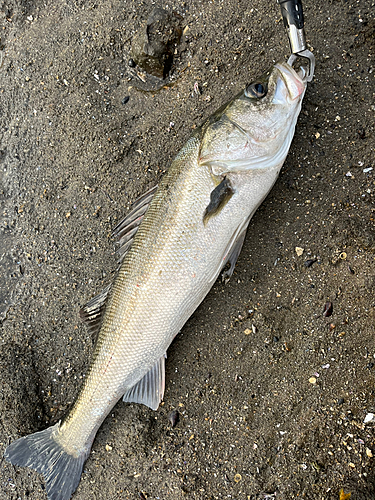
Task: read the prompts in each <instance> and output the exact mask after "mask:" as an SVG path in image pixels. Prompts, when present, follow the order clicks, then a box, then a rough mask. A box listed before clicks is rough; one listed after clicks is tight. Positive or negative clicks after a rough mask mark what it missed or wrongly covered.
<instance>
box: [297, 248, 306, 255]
mask: <svg viewBox="0 0 375 500" xmlns="http://www.w3.org/2000/svg"><path fill="white" fill-rule="evenodd" d="M295 250H296V254H297V255H298V257H301V255H302V254H303V252H304V251H305V249H304V248H301V247H296V248H295Z"/></svg>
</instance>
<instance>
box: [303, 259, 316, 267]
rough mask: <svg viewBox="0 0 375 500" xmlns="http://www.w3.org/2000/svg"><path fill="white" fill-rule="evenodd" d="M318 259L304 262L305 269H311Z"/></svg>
mask: <svg viewBox="0 0 375 500" xmlns="http://www.w3.org/2000/svg"><path fill="white" fill-rule="evenodd" d="M316 261H317V259H309V260H306V261H305V262H304V265H305V267H311V266H312V265H313V264H314V262H316Z"/></svg>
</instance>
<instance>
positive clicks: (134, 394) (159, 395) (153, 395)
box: [123, 354, 167, 410]
mask: <svg viewBox="0 0 375 500" xmlns="http://www.w3.org/2000/svg"><path fill="white" fill-rule="evenodd" d="M166 357H167V354H163V356H162V357H161V358H160V359H158V361H157V362H156V363H155V364H154V366H153V367H152V368H151V370H149V371H148V372H147V373H146V375H145V376H144V377H143V378H142V379H141V380H140V381H139V382H138V383H136V384H135V385H133V387H131V388H130V389H129V390H128V391H126V392H125V394H124V397H123V401H125V403H142V404H144V405H146V406H148V407H149V408H151V410H157V409H158V406H159V403H160V401H161V400H162V399H163V396H164V387H165V358H166Z"/></svg>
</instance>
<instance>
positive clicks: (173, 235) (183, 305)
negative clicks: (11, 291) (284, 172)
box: [4, 62, 307, 500]
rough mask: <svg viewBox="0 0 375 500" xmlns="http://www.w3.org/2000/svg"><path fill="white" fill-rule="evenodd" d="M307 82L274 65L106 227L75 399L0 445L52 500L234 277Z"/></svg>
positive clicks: (159, 379) (150, 392)
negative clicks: (102, 281) (54, 416)
mask: <svg viewBox="0 0 375 500" xmlns="http://www.w3.org/2000/svg"><path fill="white" fill-rule="evenodd" d="M306 86H307V83H306V75H305V71H304V70H303V68H302V69H300V70H299V71H298V72H297V71H295V70H294V69H293V67H292V66H291V65H289V64H288V63H287V62H280V63H277V64H275V65H274V66H273V67H271V69H270V70H269V71H267V72H266V73H265V74H263V75H262V76H261V77H260V78H258V79H256V80H255V81H254V82H253V83H251V84H249V85H247V86H246V88H245V89H244V90H242V91H241V92H240V93H239V94H237V95H236V96H235V97H234V98H233V99H232V100H231V101H229V102H228V103H227V104H225V105H223V106H222V107H221V108H220V109H219V110H218V111H217V112H216V113H214V114H213V115H212V116H211V117H209V118H208V119H207V120H206V121H205V122H204V123H203V125H202V126H201V127H199V128H197V129H196V130H195V131H194V133H193V134H192V136H191V137H190V138H189V139H188V141H187V142H186V144H185V145H184V146H183V148H182V149H181V150H180V152H179V153H178V154H177V156H176V157H175V158H174V160H173V161H172V163H171V166H170V168H169V170H168V171H167V173H166V174H165V175H164V177H163V178H162V180H161V182H160V184H159V186H158V187H157V188H154V189H152V190H150V191H148V192H147V193H146V194H145V195H144V196H143V197H141V198H140V199H139V200H138V201H137V202H136V203H135V205H134V206H133V209H132V210H131V212H130V213H129V214H128V215H127V217H125V219H124V220H123V221H122V222H120V224H119V225H118V226H117V228H116V229H115V234H116V235H117V237H118V238H119V245H120V249H119V256H120V261H121V263H120V267H119V270H118V274H117V277H116V279H115V280H114V282H113V285H111V286H108V287H107V288H106V289H105V290H103V292H101V293H100V294H99V295H98V296H96V297H94V298H93V299H91V300H90V301H89V302H88V303H87V304H86V306H84V307H83V308H82V310H81V316H82V317H83V318H84V319H85V320H86V322H87V324H88V327H89V329H90V330H91V331H92V332H93V333H97V341H96V346H95V349H94V353H93V358H92V360H91V364H90V367H89V370H88V373H87V375H86V377H85V381H84V383H83V387H82V388H81V391H80V393H79V395H78V397H77V400H76V401H75V403H74V405H73V407H72V409H71V410H70V412H69V413H68V415H67V416H66V417H65V419H64V420H63V421H62V422H61V421H60V422H58V423H56V424H55V425H53V426H51V427H48V428H47V429H45V430H42V431H40V432H36V433H34V434H30V435H27V436H24V437H21V438H19V439H18V440H16V441H14V442H13V443H11V444H10V445H9V446H8V447H7V448H6V451H5V454H4V457H5V458H6V460H7V461H8V462H10V463H12V464H14V465H19V466H24V467H30V468H32V469H35V470H36V471H38V472H39V473H41V474H42V475H43V476H44V479H45V484H46V492H47V496H48V499H49V500H68V499H69V498H71V496H72V495H73V493H74V491H75V490H76V488H77V486H78V484H79V481H80V477H81V473H82V469H83V465H84V463H85V461H86V459H87V458H88V456H89V454H90V450H91V447H92V444H93V441H94V439H95V435H96V433H97V431H98V429H99V427H100V426H101V424H102V423H103V421H104V419H105V418H106V416H107V415H108V413H109V412H110V411H111V409H112V408H113V406H114V405H115V404H116V403H117V402H118V401H119V400H120V398H123V400H124V401H125V402H135V403H142V404H145V405H147V406H148V407H150V408H151V409H153V410H156V409H157V408H158V406H159V403H160V401H161V400H162V398H163V394H164V387H165V358H166V353H167V349H168V347H169V345H170V344H171V342H172V341H173V339H174V337H175V336H176V335H177V334H178V332H179V331H180V330H181V329H182V327H183V325H184V324H185V322H186V321H187V320H188V318H189V317H190V316H191V315H192V313H193V312H194V311H195V309H196V308H197V307H198V306H199V304H200V303H201V302H202V300H203V299H204V297H205V296H206V295H207V293H208V292H209V290H210V288H211V287H212V285H213V284H214V282H215V280H216V279H217V278H218V276H219V275H220V273H221V272H222V271H223V278H224V279H229V278H230V276H231V275H232V273H233V271H234V266H235V263H236V261H237V258H238V256H239V254H240V252H241V249H242V246H243V242H244V238H245V234H246V231H247V227H248V225H249V222H250V219H251V218H252V216H253V214H254V213H255V211H256V209H257V208H258V207H259V205H260V204H261V203H262V201H263V200H264V199H265V197H266V196H267V194H268V193H269V191H270V189H271V188H272V186H273V185H274V183H275V181H276V179H277V177H278V175H279V172H280V169H281V167H282V165H283V163H284V160H285V158H286V156H287V153H288V150H289V147H290V144H291V142H292V139H293V136H294V132H295V126H296V122H297V119H298V115H299V113H300V110H301V105H302V100H303V97H304V94H305V90H306Z"/></svg>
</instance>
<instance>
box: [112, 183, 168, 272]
mask: <svg viewBox="0 0 375 500" xmlns="http://www.w3.org/2000/svg"><path fill="white" fill-rule="evenodd" d="M157 187H158V186H154V187H153V188H152V189H150V190H149V191H147V192H146V193H144V194H143V195H142V196H140V197H139V198H138V199H137V200H136V201H135V202H134V203H133V205H132V209H131V211H130V213H129V214H128V215H127V216H126V217H125V218H124V219H123V220H122V221H121V222H119V223H118V224H117V226H116V227H115V229H114V230H113V233H112V237H113V238H117V239H118V249H117V252H116V253H117V255H118V258H119V259H118V263H119V264H121V262H122V261H123V260H124V257H125V254H126V252H127V251H128V250H129V248H130V247H131V245H132V243H133V239H134V236H135V234H136V233H137V231H138V228H139V225H140V223H141V222H142V220H143V217H144V215H145V213H146V210H147V209H148V206H149V205H150V203H151V200H152V198H153V197H154V194H155V192H156V189H157Z"/></svg>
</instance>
